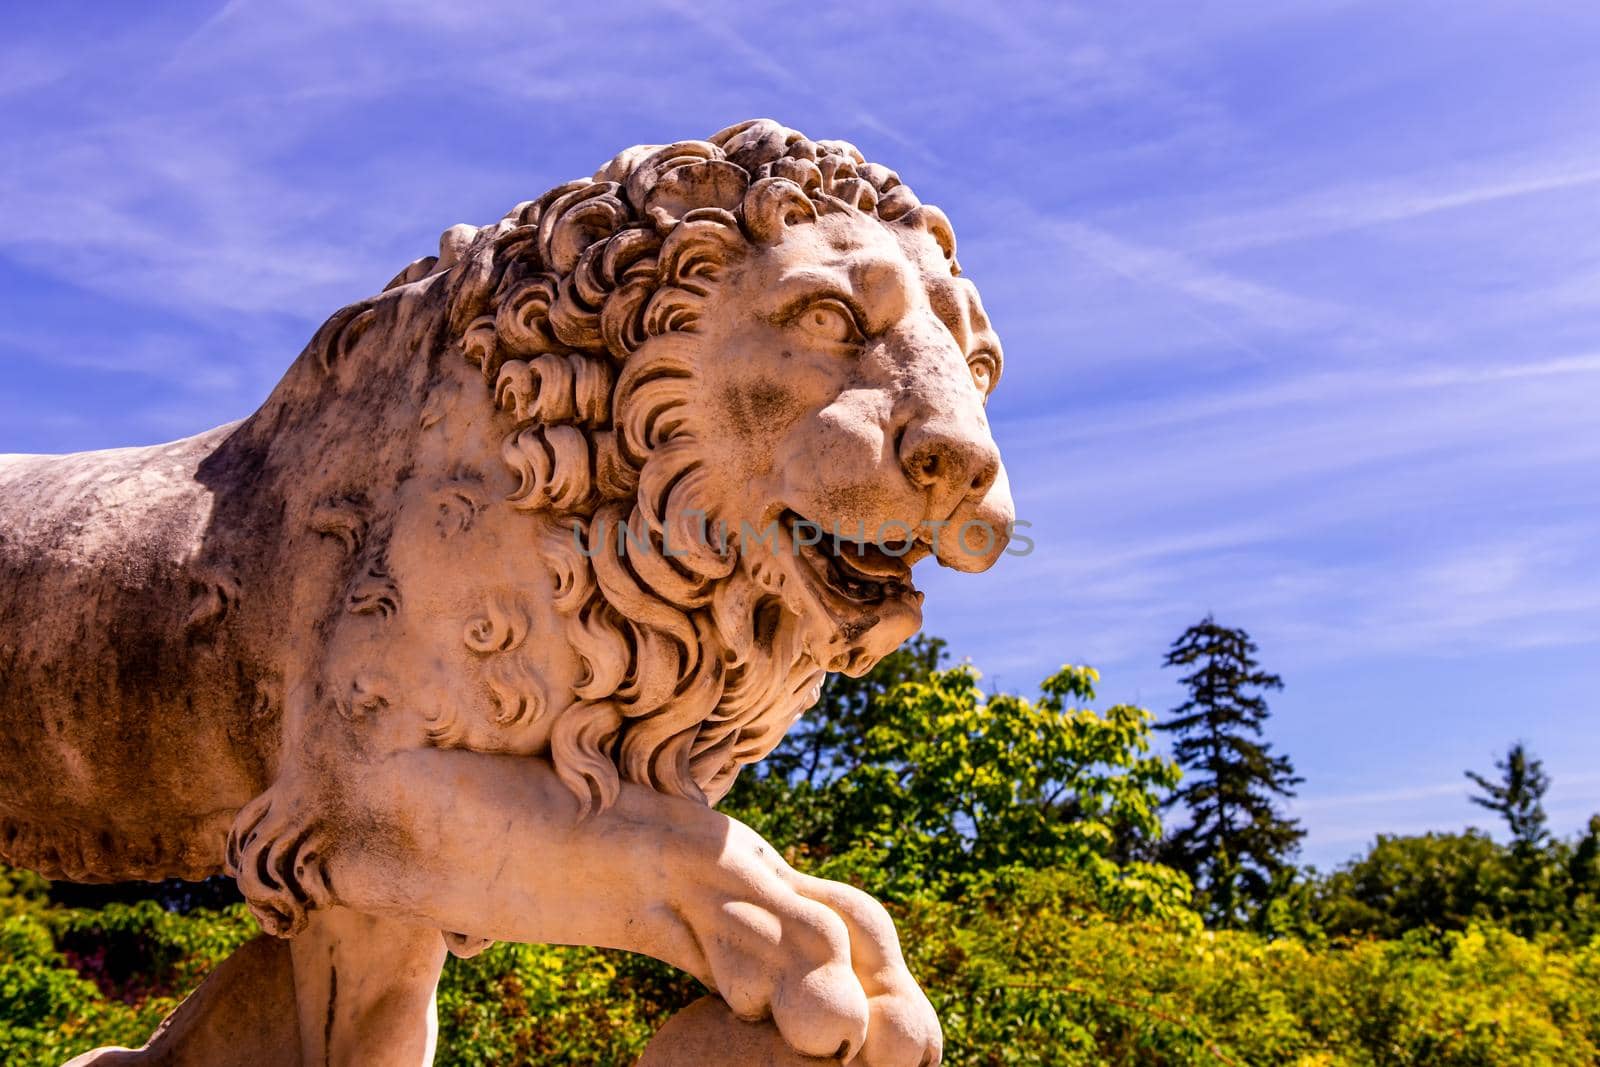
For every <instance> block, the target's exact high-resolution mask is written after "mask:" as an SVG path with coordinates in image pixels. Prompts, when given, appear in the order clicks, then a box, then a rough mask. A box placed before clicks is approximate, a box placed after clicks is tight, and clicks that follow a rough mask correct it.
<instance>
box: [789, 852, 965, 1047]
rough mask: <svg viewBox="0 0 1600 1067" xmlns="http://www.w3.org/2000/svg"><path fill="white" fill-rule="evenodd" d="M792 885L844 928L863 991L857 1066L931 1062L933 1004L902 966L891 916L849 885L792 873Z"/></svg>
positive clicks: (938, 1034)
mask: <svg viewBox="0 0 1600 1067" xmlns="http://www.w3.org/2000/svg"><path fill="white" fill-rule="evenodd" d="M794 877H795V883H796V889H797V890H798V891H799V892H800V893H802V894H803V895H805V896H807V897H809V898H810V899H812V900H815V901H817V902H818V903H821V904H824V905H826V906H827V907H828V908H829V910H831V911H833V912H834V914H836V915H838V916H839V917H840V918H841V919H842V920H843V921H844V924H845V927H846V928H847V929H848V930H849V932H850V962H851V969H852V970H853V972H854V974H855V976H856V978H857V980H859V981H860V982H861V986H862V989H863V990H864V991H865V992H866V994H867V1006H868V1019H867V1040H866V1043H865V1045H863V1046H862V1049H861V1055H860V1057H859V1058H858V1059H857V1060H856V1061H855V1062H856V1063H859V1064H861V1065H862V1067H901V1065H904V1067H932V1065H934V1064H937V1063H938V1062H939V1061H940V1059H941V1058H942V1056H943V1054H944V1035H943V1033H942V1031H941V1030H940V1029H939V1017H938V1015H936V1014H935V1013H934V1010H933V1005H932V1004H930V1003H929V1002H928V997H927V995H926V994H925V993H923V991H922V987H921V986H919V985H917V981H916V979H915V978H913V977H911V972H910V971H909V970H908V969H907V968H906V963H905V958H904V957H903V956H902V955H901V953H900V939H899V937H898V936H897V935H896V934H895V929H894V922H893V921H892V920H891V919H890V918H889V913H888V912H886V911H884V910H883V905H882V904H879V903H878V902H877V901H876V900H873V899H872V898H871V897H870V896H868V895H867V894H865V893H863V892H861V890H859V889H856V888H855V887H853V886H848V885H844V884H842V883H840V882H829V881H826V880H824V879H821V878H812V877H810V876H809V875H803V874H796V875H795V876H794Z"/></svg>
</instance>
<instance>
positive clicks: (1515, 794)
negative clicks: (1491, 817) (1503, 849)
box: [1465, 741, 1550, 855]
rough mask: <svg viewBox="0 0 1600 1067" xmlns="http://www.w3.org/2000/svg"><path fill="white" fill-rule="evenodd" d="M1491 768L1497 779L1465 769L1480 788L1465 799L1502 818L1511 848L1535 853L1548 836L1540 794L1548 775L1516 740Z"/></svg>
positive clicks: (1541, 765) (1531, 754)
mask: <svg viewBox="0 0 1600 1067" xmlns="http://www.w3.org/2000/svg"><path fill="white" fill-rule="evenodd" d="M1495 769H1496V770H1498V771H1499V772H1500V780H1499V781H1493V780H1491V779H1489V778H1487V777H1485V776H1484V775H1481V774H1479V773H1477V772H1476V771H1467V772H1465V773H1466V776H1467V777H1468V778H1470V779H1471V780H1472V781H1473V783H1474V784H1475V785H1477V787H1478V788H1479V789H1480V790H1482V793H1481V794H1479V795H1477V796H1473V797H1471V798H1469V799H1470V800H1471V801H1472V802H1473V803H1474V804H1476V805H1478V806H1479V807H1480V808H1487V809H1488V810H1489V811H1492V812H1494V813H1495V814H1496V815H1499V816H1500V818H1501V819H1503V820H1505V824H1506V829H1507V830H1509V831H1510V832H1511V843H1512V848H1514V849H1520V850H1521V851H1522V852H1524V853H1526V854H1529V855H1531V854H1533V853H1536V852H1538V851H1539V850H1541V849H1543V848H1544V846H1545V843H1546V842H1547V841H1548V840H1549V838H1550V831H1549V830H1548V828H1547V824H1548V819H1547V818H1546V817H1545V812H1544V795H1545V792H1546V791H1548V790H1549V788H1550V778H1549V776H1548V775H1546V774H1545V773H1544V763H1543V761H1541V760H1539V759H1537V758H1535V757H1534V755H1533V753H1531V752H1529V751H1528V748H1527V746H1526V745H1524V744H1523V743H1522V742H1521V741H1518V742H1517V743H1516V744H1514V745H1512V746H1511V748H1510V749H1508V750H1507V751H1506V755H1505V758H1504V759H1500V760H1496V761H1495Z"/></svg>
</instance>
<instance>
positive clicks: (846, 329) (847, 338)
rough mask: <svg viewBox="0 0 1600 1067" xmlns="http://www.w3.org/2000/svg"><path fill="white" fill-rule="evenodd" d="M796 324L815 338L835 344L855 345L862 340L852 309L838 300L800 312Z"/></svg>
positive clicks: (814, 305) (811, 306) (820, 303)
mask: <svg viewBox="0 0 1600 1067" xmlns="http://www.w3.org/2000/svg"><path fill="white" fill-rule="evenodd" d="M795 324H796V325H798V326H800V327H801V328H802V329H804V330H805V331H806V332H807V333H809V334H811V335H812V336H814V337H818V338H820V339H822V340H824V341H829V342H832V343H833V344H853V343H855V342H858V341H860V340H861V328H860V327H859V326H857V325H856V317H855V316H854V315H853V314H851V312H850V309H849V308H847V307H845V306H844V304H842V303H840V302H839V301H837V300H820V301H818V302H817V303H815V304H812V305H810V306H808V307H807V308H806V309H805V310H804V311H802V312H800V315H799V317H798V318H797V319H796V320H795Z"/></svg>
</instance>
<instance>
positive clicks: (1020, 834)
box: [723, 660, 1186, 914]
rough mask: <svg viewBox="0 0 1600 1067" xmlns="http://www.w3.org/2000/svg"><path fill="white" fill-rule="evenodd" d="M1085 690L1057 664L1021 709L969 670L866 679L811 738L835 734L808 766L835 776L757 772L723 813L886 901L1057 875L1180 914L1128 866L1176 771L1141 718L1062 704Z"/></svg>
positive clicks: (1137, 908)
mask: <svg viewBox="0 0 1600 1067" xmlns="http://www.w3.org/2000/svg"><path fill="white" fill-rule="evenodd" d="M921 662H923V663H924V664H927V661H926V660H923V661H921ZM1098 680H1099V675H1098V673H1097V672H1096V671H1095V670H1094V669H1093V668H1090V667H1078V666H1066V667H1063V668H1061V670H1059V671H1057V672H1056V673H1055V674H1053V675H1051V676H1050V677H1049V678H1047V679H1045V681H1044V682H1043V683H1042V685H1041V686H1040V695H1039V696H1038V697H1037V698H1036V699H1033V700H1030V699H1027V698H1024V697H1021V696H1017V695H1014V694H1009V693H991V694H985V693H984V692H983V690H982V689H981V687H980V677H979V675H978V672H977V671H976V670H975V669H974V668H972V667H971V666H969V665H968V666H960V667H955V668H953V669H950V670H935V669H932V667H931V665H927V666H925V667H924V669H922V670H921V671H920V672H917V671H909V672H908V671H905V670H903V669H899V677H897V678H895V679H893V680H892V681H889V682H888V684H882V683H881V682H880V683H879V684H878V685H877V686H876V688H874V687H873V685H872V681H873V680H872V678H871V676H869V677H868V679H867V680H866V681H867V683H868V686H867V687H866V688H865V690H863V691H860V693H859V695H860V699H859V702H858V703H856V704H855V705H853V706H852V708H851V717H850V719H849V723H848V725H849V727H850V728H849V729H844V728H841V724H840V723H839V722H837V721H836V722H834V723H830V724H823V725H821V726H818V727H817V728H816V729H817V730H818V731H821V730H825V729H829V728H830V727H831V728H832V729H834V730H835V731H836V732H835V733H834V734H833V735H832V737H833V745H834V747H833V748H831V749H829V750H828V751H826V752H825V753H824V754H823V760H822V762H825V763H826V764H827V765H830V766H833V767H835V768H836V769H837V772H838V773H837V774H836V776H835V777H832V778H830V779H828V780H825V781H820V782H815V781H813V780H811V779H809V778H800V779H799V780H797V781H795V782H794V783H793V784H792V785H791V784H790V783H786V782H783V781H782V780H779V779H777V778H775V776H773V775H771V774H769V775H767V776H766V777H765V778H763V779H760V780H758V781H757V782H754V783H751V784H748V785H741V786H740V787H739V788H738V789H736V790H735V792H734V794H733V795H732V796H731V797H730V798H729V800H728V801H727V802H726V803H725V804H724V805H723V808H724V810H726V811H729V813H730V814H734V815H736V816H738V817H740V818H743V819H745V820H746V821H747V822H750V823H751V824H752V825H754V826H755V827H756V828H757V829H758V830H761V831H763V832H764V833H769V835H770V836H772V837H773V838H774V839H775V840H779V841H785V840H787V841H794V842H798V843H800V845H801V846H802V847H801V849H800V850H799V852H798V853H797V858H801V859H804V860H809V861H810V865H811V866H812V867H813V868H814V869H815V870H816V871H817V873H820V874H824V875H826V876H829V877H841V878H845V879H847V880H850V881H854V882H856V883H857V884H859V885H861V886H863V887H864V888H866V889H867V890H868V891H870V892H873V893H875V894H877V895H880V896H884V897H887V898H889V899H900V900H905V899H911V898H914V897H926V896H932V897H943V898H952V897H957V896H960V895H961V894H963V893H966V892H968V891H970V889H971V888H972V887H973V886H974V885H977V884H981V883H983V882H985V881H986V880H988V879H992V878H993V877H995V876H997V875H1000V874H1001V873H1002V872H1007V871H1014V870H1021V869H1041V868H1051V869H1053V868H1070V869H1073V870H1075V871H1078V872H1080V873H1083V874H1085V875H1086V876H1088V877H1089V878H1090V880H1091V881H1092V883H1093V884H1094V885H1095V886H1097V887H1098V888H1097V890H1096V892H1098V893H1100V894H1101V895H1102V896H1103V898H1104V899H1103V901H1102V903H1104V905H1105V906H1106V907H1107V908H1109V909H1112V910H1118V911H1124V910H1126V911H1134V912H1139V913H1151V914H1154V913H1160V914H1168V913H1172V912H1173V911H1174V909H1176V910H1178V911H1186V909H1185V908H1183V906H1182V903H1181V901H1182V898H1183V895H1184V893H1186V889H1184V888H1183V883H1182V879H1181V878H1175V877H1174V876H1173V875H1172V873H1171V872H1170V871H1166V870H1164V869H1160V870H1158V869H1155V868H1154V867H1152V866H1151V865H1149V864H1142V863H1137V862H1133V858H1134V857H1135V856H1138V855H1142V854H1144V853H1147V852H1149V851H1150V850H1151V849H1152V848H1153V847H1154V844H1155V842H1156V841H1157V840H1158V839H1159V837H1160V833H1161V824H1160V813H1159V801H1158V794H1159V791H1161V790H1164V789H1169V788H1171V787H1172V786H1173V785H1174V784H1175V783H1176V782H1177V780H1178V771H1177V768H1176V767H1175V766H1174V765H1173V764H1172V763H1171V762H1170V761H1169V760H1166V759H1163V758H1161V757H1159V756H1154V755H1151V753H1150V724H1151V716H1150V714H1149V713H1148V712H1146V711H1144V710H1143V709H1140V708H1136V707H1132V706H1130V705H1125V704H1118V705H1114V706H1112V707H1110V708H1108V709H1106V710H1105V711H1104V712H1097V711H1094V710H1092V709H1089V708H1086V707H1073V706H1070V704H1069V702H1073V701H1091V700H1093V699H1094V697H1095V684H1096V682H1097V681H1098ZM825 709H826V705H825V706H824V708H821V709H818V710H819V711H823V712H824V713H825ZM813 714H815V712H814V713H813ZM813 736H815V735H813ZM779 812H781V814H779ZM1175 887H1177V888H1175Z"/></svg>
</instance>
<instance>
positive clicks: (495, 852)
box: [230, 750, 940, 1067]
mask: <svg viewBox="0 0 1600 1067" xmlns="http://www.w3.org/2000/svg"><path fill="white" fill-rule="evenodd" d="M319 780H321V781H327V779H326V778H321V779H319ZM287 781H288V780H286V781H285V782H280V783H279V784H278V785H276V786H274V788H273V791H272V792H271V793H269V795H268V796H267V797H265V798H264V799H263V801H262V803H261V805H258V806H257V812H252V813H250V814H251V816H252V817H255V816H256V815H257V814H258V813H259V811H260V810H261V809H262V808H263V807H264V808H265V809H266V814H265V815H261V816H260V817H258V818H254V823H253V826H254V829H243V830H242V831H241V832H240V833H237V834H236V841H235V846H234V848H233V849H232V850H231V851H230V855H232V856H233V866H234V868H235V870H236V871H238V872H239V878H240V885H241V887H242V888H243V889H244V891H245V894H246V896H247V898H249V899H250V900H251V903H252V906H253V907H255V908H256V909H257V911H258V913H261V914H265V915H267V916H268V917H269V918H272V917H275V916H282V917H284V921H283V923H282V924H281V925H282V927H283V928H284V929H286V930H292V929H294V927H295V926H296V925H297V922H298V921H299V918H298V917H299V916H300V915H303V913H304V910H305V909H307V908H312V907H319V906H324V905H329V904H338V905H343V906H345V907H349V908H352V909H355V910H357V911H362V912H368V913H372V914H382V915H390V916H395V917H401V918H405V919H408V920H412V921H417V922H425V923H431V924H433V925H435V926H437V927H438V928H440V929H443V930H446V931H451V932H457V933H461V934H465V935H471V936H474V937H486V938H492V939H496V940H506V941H527V942H547V943H559V944H577V945H597V946H602V947H608V948H619V949H625V950H629V951H634V952H641V953H645V954H647V955H651V956H654V957H656V958H658V959H661V960H665V961H666V962H668V963H671V964H673V965H674V966H677V967H680V968H682V969H683V970H685V971H688V972H689V973H691V974H693V975H695V976H696V977H698V978H700V979H701V980H702V981H704V982H705V983H706V984H707V985H709V986H710V987H711V988H713V989H714V990H716V991H717V992H718V993H719V994H720V995H721V996H722V997H723V999H724V1000H725V1001H726V1002H727V1003H728V1005H729V1006H730V1008H731V1009H732V1010H733V1011H734V1012H735V1013H736V1014H737V1015H738V1016H739V1017H741V1018H744V1019H762V1018H771V1019H772V1020H773V1022H774V1023H775V1024H776V1026H777V1027H778V1030H779V1031H780V1032H781V1033H782V1035H783V1037H784V1039H785V1040H786V1041H787V1042H788V1043H789V1045H790V1046H792V1047H793V1048H794V1049H795V1050H797V1051H799V1052H801V1053H804V1054H806V1055H811V1056H828V1057H838V1058H842V1059H844V1060H847V1061H848V1060H851V1059H852V1058H856V1062H858V1063H860V1064H863V1065H865V1067H880V1065H885V1067H887V1065H895V1067H899V1065H902V1064H903V1065H905V1067H918V1065H919V1064H922V1063H931V1062H935V1061H936V1060H937V1058H938V1050H939V1042H940V1038H939V1028H938V1022H937V1020H936V1019H935V1018H934V1015H933V1012H932V1009H931V1007H929V1005H928V1002H927V1000H926V998H925V997H923V995H922V993H921V991H920V990H919V989H918V988H917V986H916V983H915V982H914V981H913V980H912V978H911V976H910V974H909V973H908V972H907V971H906V968H905V964H904V961H903V960H902V959H901V956H900V951H899V945H898V942H897V940H896V938H895V934H894V928H893V925H892V924H891V923H890V921H889V918H888V916H887V915H886V914H885V913H884V912H883V909H882V908H881V907H880V906H879V905H878V904H877V903H876V902H875V901H873V900H871V898H869V897H867V896H865V895H864V894H861V893H859V892H857V891H855V890H853V889H850V888H849V887H846V886H840V885H837V884H836V883H830V882H824V881H821V880H818V879H813V878H808V877H806V876H804V875H801V874H799V873H797V872H795V871H794V870H792V869H791V868H790V867H789V866H788V865H787V864H785V863H784V862H783V861H782V859H781V858H779V857H778V856H777V854H776V853H775V852H774V851H773V850H772V848H771V847H770V846H769V845H767V844H766V842H764V841H762V840H761V838H760V837H759V836H757V835H756V834H755V833H754V832H753V831H751V830H750V829H749V828H748V827H746V826H744V825H743V824H741V823H739V822H737V821H735V820H733V819H730V818H728V817H727V816H725V815H722V814H720V813H718V812H716V811H714V810H712V809H710V808H708V807H706V806H704V805H702V804H698V803H695V802H693V801H688V800H682V799H678V798H673V797H668V796H664V795H662V794H660V793H657V792H655V791H653V790H650V789H647V788H644V787H640V786H634V785H624V786H623V788H622V792H621V795H620V796H619V798H618V800H617V802H616V803H615V804H613V805H612V806H611V807H610V808H608V809H607V810H605V811H603V812H601V813H599V814H594V815H590V816H587V817H582V816H580V813H579V809H578V805H577V802H576V800H575V799H574V798H573V796H572V795H571V793H569V792H568V791H567V789H566V787H565V786H564V785H563V784H562V783H561V781H560V780H559V779H558V778H557V777H556V775H555V772H554V771H553V769H552V768H551V767H550V765H549V764H548V763H546V762H545V761H544V760H541V759H535V758H529V757H515V756H499V755H487V754H480V753H470V752H463V751H443V750H421V751H410V752H404V753H400V754H397V755H394V756H391V757H388V758H386V759H384V760H382V761H379V762H376V763H370V764H363V765H351V766H347V767H346V768H344V770H343V773H342V775H341V776H340V781H339V784H338V788H337V790H330V791H327V792H326V793H325V794H322V795H320V796H319V795H312V794H307V793H295V792H294V791H292V790H288V789H286V788H284V787H285V785H286V782H287ZM249 822H250V819H247V818H245V817H244V816H241V824H240V826H241V827H244V826H245V825H246V824H247V823H249ZM263 827H266V828H267V832H263V829H262V828H263ZM857 1053H860V1055H859V1058H857Z"/></svg>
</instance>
